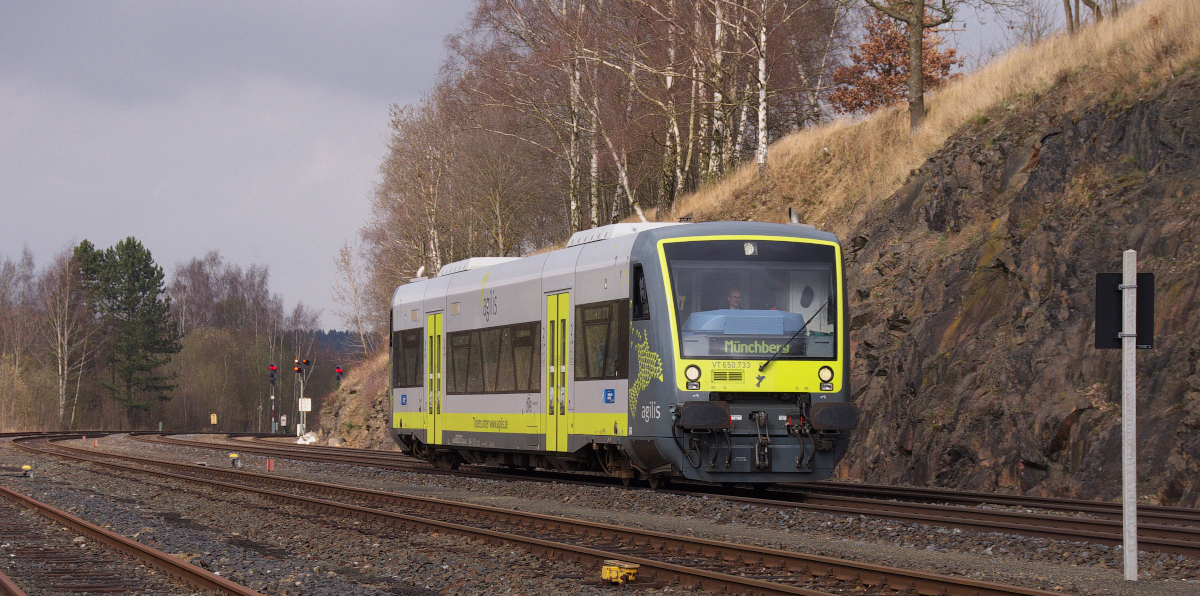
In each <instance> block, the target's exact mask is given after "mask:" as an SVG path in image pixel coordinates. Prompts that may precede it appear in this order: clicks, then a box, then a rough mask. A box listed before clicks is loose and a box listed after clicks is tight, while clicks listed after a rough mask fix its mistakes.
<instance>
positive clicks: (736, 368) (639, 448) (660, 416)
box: [629, 222, 859, 484]
mask: <svg viewBox="0 0 1200 596" xmlns="http://www.w3.org/2000/svg"><path fill="white" fill-rule="evenodd" d="M633 253H634V256H635V260H636V261H637V262H636V263H635V264H634V267H633V276H632V280H631V281H632V285H633V288H632V291H633V297H632V299H631V300H632V314H633V316H632V317H631V319H632V320H631V324H632V329H631V330H632V337H631V340H632V342H631V343H632V344H633V345H632V346H631V350H630V351H631V357H630V360H631V362H630V370H631V371H637V372H636V375H635V376H632V380H631V386H630V392H629V393H630V396H629V397H630V413H631V415H632V418H633V428H632V433H631V435H632V436H633V437H638V438H639V439H640V440H635V441H634V442H633V444H632V445H631V447H632V450H633V452H634V457H635V458H638V459H639V460H640V461H639V462H638V464H639V467H641V469H643V470H647V469H649V470H652V471H651V473H650V474H651V475H654V473H655V472H662V471H664V470H669V475H672V476H683V477H685V478H688V479H694V480H701V481H705V482H718V483H726V484H737V483H754V484H772V483H779V482H798V481H814V480H821V479H825V478H828V477H830V476H831V475H832V474H833V470H834V467H835V466H836V464H837V462H838V460H839V459H840V458H841V456H842V455H843V454H844V453H845V451H846V448H847V444H848V440H849V436H850V432H851V430H852V429H853V428H854V427H855V426H856V425H857V423H858V418H859V412H858V408H857V406H856V405H855V404H854V403H853V402H852V401H851V397H850V395H851V394H850V383H849V378H848V374H849V370H850V366H849V363H850V351H849V345H848V344H849V342H848V338H847V333H848V331H849V325H848V315H847V308H846V284H845V273H844V270H843V263H842V255H841V249H840V246H839V244H838V242H837V238H836V237H835V236H834V235H832V234H828V233H825V232H820V231H816V230H813V229H811V228H808V227H806V226H794V225H778V224H762V223H743V224H730V223H729V222H725V223H721V224H716V223H714V224H693V225H690V226H677V227H672V228H667V229H663V230H656V231H654V232H651V233H647V234H644V235H643V237H642V238H639V241H638V243H637V244H636V245H635V248H634V251H633ZM656 373H657V375H656ZM656 381H661V382H656ZM650 437H653V438H650ZM639 443H640V444H639ZM651 443H652V445H651ZM650 447H653V449H651V448H650Z"/></svg>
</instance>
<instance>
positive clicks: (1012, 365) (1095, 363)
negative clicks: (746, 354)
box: [839, 69, 1200, 506]
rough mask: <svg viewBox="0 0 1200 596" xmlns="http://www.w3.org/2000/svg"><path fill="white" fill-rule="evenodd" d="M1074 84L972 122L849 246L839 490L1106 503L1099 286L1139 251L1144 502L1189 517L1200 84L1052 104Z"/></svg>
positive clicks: (1198, 380)
mask: <svg viewBox="0 0 1200 596" xmlns="http://www.w3.org/2000/svg"><path fill="white" fill-rule="evenodd" d="M1073 83H1074V82H1073V81H1072V79H1071V76H1070V75H1069V74H1066V73H1064V74H1063V75H1061V76H1060V80H1059V81H1058V84H1056V85H1055V87H1054V88H1053V89H1051V90H1049V91H1048V92H1046V93H1045V94H1041V95H1034V96H1028V97H1023V98H1020V99H1017V100H1014V101H1012V102H1010V103H1008V104H1006V105H1002V106H1000V107H998V108H997V109H995V110H993V112H992V113H989V114H988V115H986V116H984V117H979V118H976V119H975V120H974V121H972V122H971V123H970V124H968V125H967V126H965V127H964V128H963V129H962V130H960V131H959V132H957V133H956V134H954V135H952V136H951V137H950V138H949V139H948V141H947V142H946V144H945V146H944V148H943V149H942V150H941V151H939V152H937V153H936V154H934V155H932V156H931V157H929V159H928V160H927V161H926V162H925V164H924V165H922V166H921V167H920V168H919V169H917V170H915V171H913V172H912V173H911V175H910V176H909V178H908V181H907V183H906V184H905V185H904V186H903V187H902V188H901V189H900V190H899V191H897V192H896V193H895V194H893V195H892V196H891V197H890V198H889V199H888V200H886V201H885V202H884V203H883V204H882V205H880V208H879V209H876V210H874V211H872V213H871V214H870V215H868V216H867V217H866V218H864V219H863V220H862V221H860V222H859V223H858V224H857V226H856V228H855V232H853V233H852V234H850V235H849V236H848V237H847V238H845V239H844V240H845V244H846V256H847V258H848V259H849V260H851V261H852V262H851V265H850V268H849V272H848V274H849V280H850V286H851V305H852V313H851V314H852V321H853V322H852V327H853V330H852V334H851V336H852V338H853V340H854V341H855V351H854V358H855V361H854V381H853V382H854V387H855V391H856V393H857V395H858V397H857V399H858V402H859V404H860V406H861V407H862V409H863V412H864V413H865V416H864V419H863V422H862V425H861V427H860V428H861V429H862V430H861V431H860V432H859V436H858V437H857V439H856V441H855V443H854V446H853V447H852V448H851V450H850V452H849V453H848V454H847V456H846V458H845V460H844V461H843V464H842V467H841V469H840V471H839V475H840V476H841V477H842V478H845V479H858V480H864V481H870V482H882V483H905V484H912V485H936V486H947V487H956V488H962V489H971V490H982V491H1005V492H1017V491H1019V492H1026V493H1029V494H1044V495H1056V496H1073V497H1080V498H1089V499H1112V498H1115V497H1118V496H1119V493H1120V486H1121V483H1120V463H1121V456H1120V435H1121V433H1120V415H1121V408H1120V403H1121V400H1120V385H1121V379H1120V353H1119V351H1100V350H1096V349H1094V347H1093V342H1094V337H1093V334H1094V329H1095V326H1094V312H1095V310H1094V301H1095V274H1096V273H1097V272H1105V271H1120V267H1121V252H1122V251H1123V250H1126V249H1134V250H1137V251H1138V267H1139V271H1141V272H1152V273H1154V274H1155V276H1156V277H1155V286H1156V293H1157V296H1156V316H1155V318H1156V330H1155V345H1154V349H1153V350H1143V351H1140V352H1139V357H1138V376H1139V383H1138V411H1137V416H1138V465H1139V473H1138V478H1139V495H1140V497H1141V499H1142V500H1144V501H1149V502H1156V503H1158V502H1161V503H1163V504H1169V505H1185V506H1200V432H1197V430H1198V429H1200V375H1198V372H1197V362H1198V360H1200V334H1198V333H1197V331H1200V301H1198V300H1197V298H1198V296H1197V292H1198V289H1197V284H1196V279H1197V277H1198V273H1200V251H1198V250H1197V243H1198V242H1200V200H1198V199H1200V197H1198V194H1197V193H1198V190H1200V139H1198V136H1200V75H1198V74H1197V73H1196V71H1195V70H1194V69H1193V70H1192V71H1191V72H1190V73H1188V74H1185V75H1180V76H1178V77H1174V78H1172V79H1170V80H1168V81H1166V82H1164V83H1162V84H1161V85H1159V86H1158V87H1157V88H1156V89H1152V90H1146V91H1145V93H1144V94H1143V95H1142V96H1141V97H1138V98H1127V97H1105V98H1099V97H1094V98H1088V99H1089V101H1085V102H1082V103H1083V104H1085V105H1081V106H1080V107H1076V108H1069V109H1068V108H1063V107H1062V106H1063V105H1064V104H1065V103H1067V102H1068V101H1069V98H1070V97H1071V93H1070V91H1071V88H1072V86H1073Z"/></svg>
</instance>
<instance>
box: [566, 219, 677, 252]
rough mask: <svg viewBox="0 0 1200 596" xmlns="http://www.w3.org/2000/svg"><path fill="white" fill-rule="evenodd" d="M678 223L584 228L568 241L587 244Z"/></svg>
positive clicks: (618, 224)
mask: <svg viewBox="0 0 1200 596" xmlns="http://www.w3.org/2000/svg"><path fill="white" fill-rule="evenodd" d="M677 225H679V224H677V223H617V224H609V225H607V226H600V227H598V228H592V229H590V230H582V231H579V232H575V233H574V234H572V235H571V240H569V241H568V242H567V246H576V245H579V244H587V243H589V242H599V241H601V240H610V239H612V238H617V237H620V236H628V235H629V234H637V233H638V232H645V231H646V230H653V229H655V228H664V227H666V226H677Z"/></svg>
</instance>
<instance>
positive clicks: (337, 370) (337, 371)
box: [333, 366, 342, 383]
mask: <svg viewBox="0 0 1200 596" xmlns="http://www.w3.org/2000/svg"><path fill="white" fill-rule="evenodd" d="M333 374H334V377H335V378H336V379H337V382H339V383H341V382H342V367H340V366H338V367H336V368H334V369H333Z"/></svg>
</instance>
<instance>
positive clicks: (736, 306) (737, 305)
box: [725, 288, 742, 310]
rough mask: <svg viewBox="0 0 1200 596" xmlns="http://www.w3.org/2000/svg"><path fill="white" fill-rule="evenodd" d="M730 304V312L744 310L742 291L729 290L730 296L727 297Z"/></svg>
mask: <svg viewBox="0 0 1200 596" xmlns="http://www.w3.org/2000/svg"><path fill="white" fill-rule="evenodd" d="M725 299H726V300H727V301H728V302H729V310H741V308H742V291H741V290H739V289H737V288H732V289H730V290H729V295H728V296H726V297H725Z"/></svg>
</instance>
